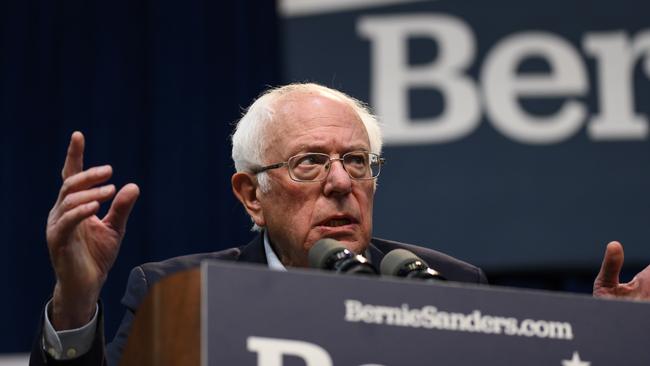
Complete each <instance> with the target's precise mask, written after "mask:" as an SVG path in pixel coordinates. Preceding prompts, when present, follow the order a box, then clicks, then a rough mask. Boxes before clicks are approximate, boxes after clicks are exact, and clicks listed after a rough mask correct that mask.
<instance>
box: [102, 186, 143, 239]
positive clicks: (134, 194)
mask: <svg viewBox="0 0 650 366" xmlns="http://www.w3.org/2000/svg"><path fill="white" fill-rule="evenodd" d="M139 195H140V188H139V187H138V186H137V185H135V184H133V183H129V184H127V185H125V186H124V187H122V189H120V191H119V192H117V195H116V196H115V199H114V200H113V203H112V204H111V208H110V209H108V213H107V214H106V216H105V217H104V219H103V220H102V221H104V222H105V223H106V224H107V225H109V226H111V227H112V228H113V229H114V230H115V231H117V232H119V233H121V234H124V231H125V230H126V222H127V220H128V219H129V214H130V213H131V210H132V209H133V206H134V205H135V201H136V200H137V199H138V196H139Z"/></svg>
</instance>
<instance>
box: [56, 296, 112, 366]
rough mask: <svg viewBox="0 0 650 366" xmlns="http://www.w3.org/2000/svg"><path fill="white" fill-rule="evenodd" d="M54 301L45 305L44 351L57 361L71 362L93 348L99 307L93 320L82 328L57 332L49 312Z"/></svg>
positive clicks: (96, 308)
mask: <svg viewBox="0 0 650 366" xmlns="http://www.w3.org/2000/svg"><path fill="white" fill-rule="evenodd" d="M51 303H52V300H50V301H48V303H47V305H45V317H44V319H45V321H44V323H45V324H43V350H45V352H47V353H48V354H49V355H50V356H52V358H54V359H55V360H70V359H73V358H77V357H79V356H81V355H83V354H84V353H86V352H88V351H89V350H90V348H91V347H92V344H93V340H94V338H95V331H96V330H97V313H98V311H99V306H98V305H95V314H94V315H93V318H92V319H91V320H90V321H89V322H88V324H86V325H84V326H83V327H81V328H76V329H66V330H62V331H56V330H55V329H54V326H53V325H52V322H50V317H49V315H48V310H49V308H50V304H51Z"/></svg>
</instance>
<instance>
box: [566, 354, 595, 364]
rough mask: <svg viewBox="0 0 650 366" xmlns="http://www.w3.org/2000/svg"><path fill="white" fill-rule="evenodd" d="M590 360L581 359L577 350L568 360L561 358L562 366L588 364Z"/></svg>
mask: <svg viewBox="0 0 650 366" xmlns="http://www.w3.org/2000/svg"><path fill="white" fill-rule="evenodd" d="M589 365H591V362H586V361H582V360H581V359H580V354H578V351H574V352H573V357H571V359H570V360H562V366H589Z"/></svg>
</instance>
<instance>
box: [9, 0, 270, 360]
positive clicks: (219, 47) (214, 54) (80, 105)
mask: <svg viewBox="0 0 650 366" xmlns="http://www.w3.org/2000/svg"><path fill="white" fill-rule="evenodd" d="M0 22H1V23H0V103H1V104H0V212H1V214H0V232H1V233H2V235H1V236H0V247H1V248H2V254H0V268H2V276H1V277H2V280H0V291H1V293H2V294H4V295H5V300H4V301H2V302H0V314H2V316H1V317H0V319H1V320H0V322H1V326H0V329H2V330H3V331H2V332H0V352H24V351H27V350H28V349H29V346H30V343H31V340H32V338H33V334H34V331H35V329H36V324H37V320H38V319H39V316H40V312H41V309H42V305H43V303H44V302H45V301H46V300H47V298H48V296H49V294H50V291H51V289H52V286H53V283H54V276H53V273H52V270H51V266H50V263H49V259H48V255H47V247H46V244H45V235H44V234H45V221H46V218H47V214H48V211H49V209H50V208H51V206H52V204H53V203H54V200H55V198H56V196H57V192H58V189H59V185H60V171H61V167H62V163H63V159H64V157H65V151H66V147H67V143H68V140H69V138H70V134H71V133H72V131H74V130H81V131H83V132H84V133H85V135H86V142H87V144H86V146H87V150H86V166H87V167H89V166H92V165H97V164H105V163H110V164H112V165H113V168H114V172H115V176H114V178H113V179H112V181H113V182H114V183H115V184H116V185H118V186H122V185H123V184H125V183H127V182H136V183H137V184H138V185H139V186H140V187H141V190H142V195H141V197H140V199H139V201H138V203H137V204H136V207H135V210H134V212H133V214H132V215H131V219H130V222H129V227H128V231H127V235H126V239H125V240H124V242H123V246H122V249H121V253H120V256H119V257H118V260H117V263H116V264H115V267H114V268H113V270H112V272H111V274H110V277H109V280H108V282H107V284H106V287H105V289H104V293H103V298H104V299H105V305H106V309H107V319H106V325H107V333H108V335H109V337H110V336H111V335H112V334H113V333H114V331H115V329H116V325H117V323H118V322H119V320H120V319H121V315H122V314H121V313H122V309H121V308H120V305H119V299H120V298H121V296H122V292H123V289H124V284H125V282H126V278H127V275H128V272H129V270H130V268H132V267H133V266H135V265H137V264H138V263H142V262H146V261H152V260H159V259H163V258H167V257H170V256H174V255H179V254H184V253H191V252H200V251H212V250H216V249H220V248H225V247H229V246H232V245H235V244H242V243H245V242H246V241H247V240H248V239H249V238H250V237H251V236H252V235H251V234H250V232H249V231H248V229H249V227H250V225H249V220H248V218H247V217H246V216H245V215H244V211H243V209H241V207H240V206H239V204H238V203H237V202H236V201H235V199H234V197H233V195H232V193H231V190H230V175H231V174H232V171H233V166H232V163H231V161H230V143H229V134H230V132H231V124H232V122H233V121H235V120H236V119H237V118H238V116H239V115H240V113H241V111H242V108H244V107H246V106H247V105H248V104H249V103H250V102H251V100H252V99H253V98H254V97H255V96H256V95H257V94H258V93H259V92H260V91H261V90H263V89H264V87H265V86H266V85H269V84H271V85H272V84H276V83H277V80H278V74H277V70H278V69H279V68H278V57H277V49H278V47H277V43H278V42H277V38H276V34H277V30H276V15H275V3H274V2H273V1H256V0H250V1H244V0H237V1H225V2H222V1H207V0H206V1H199V0H197V1H183V2H160V1H134V0H116V1H98V2H95V1H76V0H72V1H68V0H66V1H22V0H16V1H6V2H5V1H3V2H0Z"/></svg>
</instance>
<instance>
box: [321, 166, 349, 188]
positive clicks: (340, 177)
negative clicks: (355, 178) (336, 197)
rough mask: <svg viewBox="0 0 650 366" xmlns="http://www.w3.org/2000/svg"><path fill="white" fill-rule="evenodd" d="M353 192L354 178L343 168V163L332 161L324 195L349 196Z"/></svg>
mask: <svg viewBox="0 0 650 366" xmlns="http://www.w3.org/2000/svg"><path fill="white" fill-rule="evenodd" d="M351 191H352V178H350V175H349V174H348V172H347V171H346V170H345V168H344V167H343V162H342V161H340V160H332V161H331V162H330V168H329V172H328V174H327V179H325V186H324V187H323V193H324V194H325V195H326V196H329V195H331V194H348V193H350V192H351Z"/></svg>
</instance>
